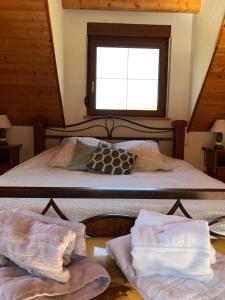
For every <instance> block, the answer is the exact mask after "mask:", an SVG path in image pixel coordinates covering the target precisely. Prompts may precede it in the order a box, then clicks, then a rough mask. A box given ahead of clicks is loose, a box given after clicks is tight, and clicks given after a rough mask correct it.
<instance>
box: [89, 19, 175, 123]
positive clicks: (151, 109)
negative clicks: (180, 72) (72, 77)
mask: <svg viewBox="0 0 225 300" xmlns="http://www.w3.org/2000/svg"><path fill="white" fill-rule="evenodd" d="M169 37H170V26H167V25H134V24H130V25H129V24H105V23H88V68H87V97H86V105H87V111H88V115H108V114H113V115H128V116H155V117H164V116H165V115H166V95H167V65H168V42H169Z"/></svg>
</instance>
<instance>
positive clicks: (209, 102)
mask: <svg viewBox="0 0 225 300" xmlns="http://www.w3.org/2000/svg"><path fill="white" fill-rule="evenodd" d="M216 119H225V19H224V21H223V24H222V27H221V30H220V34H219V37H218V41H217V45H216V48H215V51H214V54H213V57H212V60H211V63H210V66H209V69H208V72H207V75H206V78H205V81H204V83H203V86H202V89H201V92H200V95H199V97H198V100H197V103H196V105H195V108H194V111H193V114H192V117H191V120H190V123H189V126H188V131H208V130H210V128H211V126H212V124H213V123H214V121H215V120H216Z"/></svg>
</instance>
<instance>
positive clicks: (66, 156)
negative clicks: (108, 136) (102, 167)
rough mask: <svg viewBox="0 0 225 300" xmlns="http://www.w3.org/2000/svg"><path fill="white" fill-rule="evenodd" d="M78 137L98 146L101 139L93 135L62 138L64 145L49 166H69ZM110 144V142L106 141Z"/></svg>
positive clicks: (84, 141)
mask: <svg viewBox="0 0 225 300" xmlns="http://www.w3.org/2000/svg"><path fill="white" fill-rule="evenodd" d="M77 139H79V141H81V142H82V143H84V144H86V145H89V146H96V147H97V146H98V144H99V142H101V141H100V140H98V139H96V138H92V137H68V138H65V139H63V140H62V143H61V145H62V147H61V148H60V150H59V151H58V152H57V153H56V155H54V156H53V158H52V160H51V161H50V163H49V167H59V168H65V167H67V166H68V165H69V164H70V163H71V161H72V159H73V153H74V149H75V146H76V142H77ZM106 144H108V143H106Z"/></svg>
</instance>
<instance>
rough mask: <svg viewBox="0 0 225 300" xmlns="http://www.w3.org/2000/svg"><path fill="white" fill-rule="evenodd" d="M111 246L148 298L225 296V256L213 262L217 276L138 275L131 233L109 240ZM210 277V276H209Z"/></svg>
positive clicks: (128, 275)
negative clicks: (195, 278)
mask: <svg viewBox="0 0 225 300" xmlns="http://www.w3.org/2000/svg"><path fill="white" fill-rule="evenodd" d="M107 250H108V253H109V255H110V256H111V257H112V258H113V259H114V260H115V262H116V263H117V265H118V266H119V267H120V269H121V270H122V272H123V273H124V275H125V276H126V278H127V280H129V281H130V282H131V283H132V284H133V285H134V286H135V287H136V288H137V290H138V292H139V293H140V294H141V295H142V296H143V297H144V299H145V300H152V299H154V300H181V299H182V300H193V299H194V300H212V299H214V300H224V299H225V272H224V270H225V256H223V255H221V254H218V253H217V254H216V256H217V262H216V263H215V264H214V265H213V266H212V268H213V271H214V277H213V279H211V280H205V278H203V276H202V277H199V280H194V279H191V278H182V277H180V276H179V277H178V276H171V275H170V276H168V275H167V276H159V275H152V276H137V274H136V273H135V270H134V268H133V267H132V256H131V236H130V235H126V236H122V237H119V238H115V239H113V240H111V241H109V242H108V244H107ZM207 278H208V277H207Z"/></svg>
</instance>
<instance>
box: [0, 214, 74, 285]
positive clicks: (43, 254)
mask: <svg viewBox="0 0 225 300" xmlns="http://www.w3.org/2000/svg"><path fill="white" fill-rule="evenodd" d="M75 240H76V233H75V232H74V231H72V230H69V229H67V228H66V227H63V226H59V225H55V224H45V223H42V222H39V221H37V220H34V219H32V218H29V217H26V216H22V215H20V214H18V213H17V212H16V210H5V211H1V212H0V254H2V255H4V256H5V257H7V258H9V259H10V260H12V261H13V262H14V263H16V264H17V265H18V266H20V267H21V268H23V269H26V270H27V271H28V272H29V273H31V274H34V275H38V276H40V275H41V276H44V277H48V278H51V279H55V280H57V281H59V282H68V280H69V278H70V273H69V270H68V269H67V268H65V267H64V266H65V265H67V264H68V263H69V262H70V257H71V254H72V251H73V249H74V244H75Z"/></svg>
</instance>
